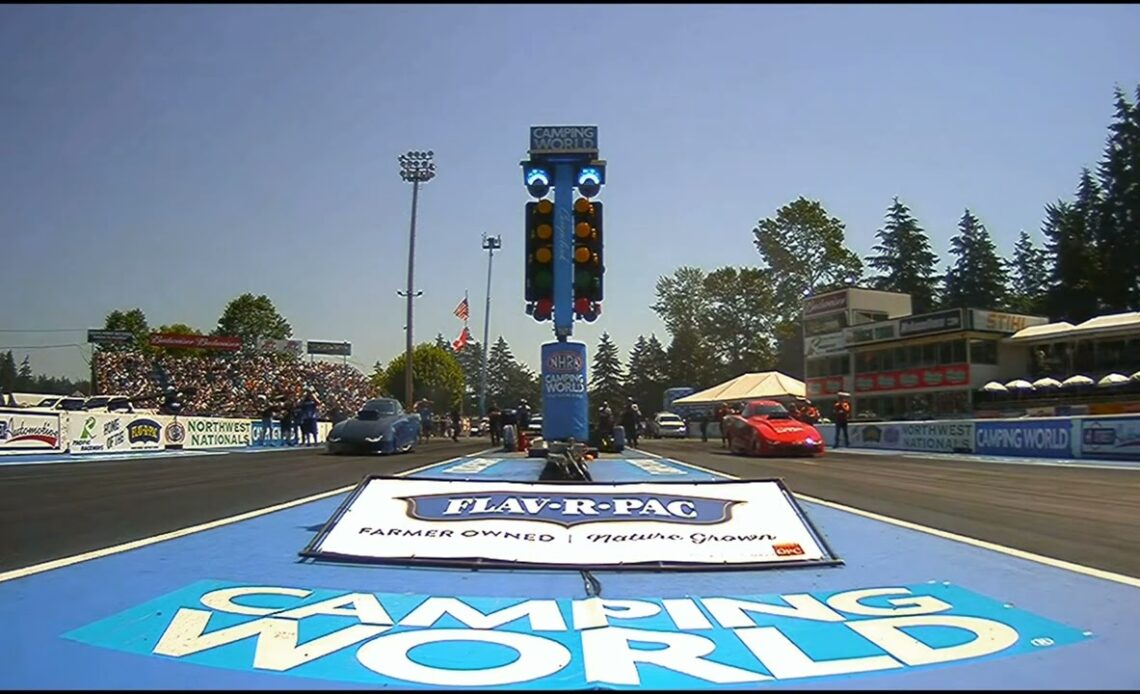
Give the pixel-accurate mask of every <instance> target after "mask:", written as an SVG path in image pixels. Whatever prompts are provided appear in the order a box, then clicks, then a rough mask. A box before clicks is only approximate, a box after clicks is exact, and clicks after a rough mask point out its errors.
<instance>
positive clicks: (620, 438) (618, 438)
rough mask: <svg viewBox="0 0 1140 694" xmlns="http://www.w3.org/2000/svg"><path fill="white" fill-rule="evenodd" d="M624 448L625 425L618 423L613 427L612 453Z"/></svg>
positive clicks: (619, 451)
mask: <svg viewBox="0 0 1140 694" xmlns="http://www.w3.org/2000/svg"><path fill="white" fill-rule="evenodd" d="M624 450H625V427H623V426H621V425H620V424H619V425H618V426H616V427H614V453H621V452H622V451H624Z"/></svg>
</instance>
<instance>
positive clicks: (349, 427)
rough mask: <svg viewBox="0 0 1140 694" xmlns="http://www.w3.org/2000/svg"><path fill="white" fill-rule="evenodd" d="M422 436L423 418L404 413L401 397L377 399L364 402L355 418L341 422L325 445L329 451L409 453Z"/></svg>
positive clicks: (333, 429) (334, 428) (332, 431)
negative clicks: (421, 423)
mask: <svg viewBox="0 0 1140 694" xmlns="http://www.w3.org/2000/svg"><path fill="white" fill-rule="evenodd" d="M419 437H420V421H419V418H418V417H413V416H411V415H409V414H408V413H406V412H404V408H403V406H402V405H401V404H400V402H399V401H398V400H394V399H392V398H376V399H375V400H369V401H368V402H366V403H364V406H363V407H361V408H360V411H359V412H357V413H356V416H355V417H353V418H352V419H346V420H344V421H343V422H340V423H338V424H337V425H336V426H334V427H333V428H332V430H331V431H330V432H329V435H328V439H327V440H326V441H325V444H326V445H327V446H328V451H329V453H334V454H336V453H407V452H409V451H414V450H415V448H416V441H418V440H419Z"/></svg>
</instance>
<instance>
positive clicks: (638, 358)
mask: <svg viewBox="0 0 1140 694" xmlns="http://www.w3.org/2000/svg"><path fill="white" fill-rule="evenodd" d="M648 350H649V341H648V340H646V339H645V336H644V335H638V336H637V342H635V343H633V349H631V350H629V359H628V360H627V361H626V364H627V365H628V370H627V371H626V376H625V384H624V386H625V387H624V389H625V392H626V393H628V394H629V397H631V398H633V399H634V400H635V401H636V402H637V404H638V405H640V406H641V409H642V411H645V410H646V408H647V407H648V405H649V398H648V397H646V395H647V392H646V391H647V390H648V386H649V385H651V384H650V383H649V381H647V380H646V379H647V376H648V375H649V374H647V373H646V363H645V362H646V352H647V351H648Z"/></svg>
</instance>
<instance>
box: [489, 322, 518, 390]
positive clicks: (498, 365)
mask: <svg viewBox="0 0 1140 694" xmlns="http://www.w3.org/2000/svg"><path fill="white" fill-rule="evenodd" d="M516 367H517V364H516V362H515V356H514V354H512V353H511V348H510V346H509V345H508V344H507V341H506V340H505V339H503V336H502V335H500V336H499V339H498V340H496V341H495V344H494V346H493V347H491V352H490V353H489V354H488V355H487V399H488V401H492V400H494V401H497V402H498V404H499V407H506V406H507V405H506V403H507V399H506V397H507V395H508V393H507V388H508V386H509V385H510V380H511V375H512V373H513V372H514V371H515V369H516Z"/></svg>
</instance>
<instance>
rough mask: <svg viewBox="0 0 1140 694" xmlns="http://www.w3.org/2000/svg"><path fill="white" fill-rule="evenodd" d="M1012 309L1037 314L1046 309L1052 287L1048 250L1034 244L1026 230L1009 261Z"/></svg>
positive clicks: (1010, 305)
mask: <svg viewBox="0 0 1140 694" xmlns="http://www.w3.org/2000/svg"><path fill="white" fill-rule="evenodd" d="M1008 265H1009V285H1010V297H1009V308H1010V309H1011V310H1014V311H1019V312H1021V313H1027V314H1032V315H1037V314H1040V313H1042V312H1043V311H1044V310H1045V299H1046V292H1047V291H1048V288H1049V267H1048V265H1047V264H1046V257H1045V251H1044V250H1043V249H1041V248H1038V247H1037V246H1036V245H1034V243H1033V239H1031V238H1030V237H1029V234H1028V233H1026V232H1025V231H1024V230H1023V231H1022V232H1021V234H1020V235H1019V236H1018V238H1017V244H1016V245H1015V246H1014V247H1013V259H1012V260H1011V261H1010V262H1009V264H1008Z"/></svg>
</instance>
